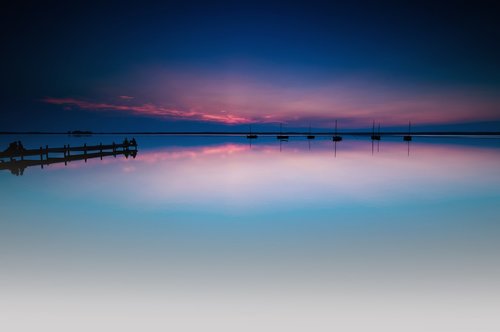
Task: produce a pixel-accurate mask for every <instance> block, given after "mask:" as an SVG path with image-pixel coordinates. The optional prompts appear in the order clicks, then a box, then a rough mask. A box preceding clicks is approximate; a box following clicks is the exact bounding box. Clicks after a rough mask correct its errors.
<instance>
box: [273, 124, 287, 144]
mask: <svg viewBox="0 0 500 332" xmlns="http://www.w3.org/2000/svg"><path fill="white" fill-rule="evenodd" d="M282 126H283V124H282V123H280V134H279V135H277V136H276V138H277V139H279V140H280V141H287V140H288V135H283V133H282Z"/></svg>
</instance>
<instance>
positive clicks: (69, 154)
mask: <svg viewBox="0 0 500 332" xmlns="http://www.w3.org/2000/svg"><path fill="white" fill-rule="evenodd" d="M70 150H71V149H70V147H69V144H68V158H69V157H70V156H71V152H70Z"/></svg>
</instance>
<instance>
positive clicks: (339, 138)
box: [332, 120, 342, 142]
mask: <svg viewBox="0 0 500 332" xmlns="http://www.w3.org/2000/svg"><path fill="white" fill-rule="evenodd" d="M332 140H333V141H334V142H340V141H341V140H342V136H339V135H337V120H335V135H333V137H332Z"/></svg>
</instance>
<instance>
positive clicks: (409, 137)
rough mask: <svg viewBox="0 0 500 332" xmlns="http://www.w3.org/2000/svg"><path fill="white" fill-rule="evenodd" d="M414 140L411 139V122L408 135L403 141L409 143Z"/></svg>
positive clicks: (409, 122)
mask: <svg viewBox="0 0 500 332" xmlns="http://www.w3.org/2000/svg"><path fill="white" fill-rule="evenodd" d="M411 140H412V137H411V121H408V135H405V136H403V141H405V142H409V141H411Z"/></svg>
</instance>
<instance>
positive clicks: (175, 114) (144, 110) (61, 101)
mask: <svg viewBox="0 0 500 332" xmlns="http://www.w3.org/2000/svg"><path fill="white" fill-rule="evenodd" d="M43 101H44V102H46V103H49V104H54V105H64V106H65V109H66V108H67V107H69V106H76V107H78V108H80V109H83V110H92V111H119V112H128V113H132V114H137V115H145V116H154V117H161V118H171V119H184V120H198V121H209V122H219V123H225V124H245V123H252V122H253V120H251V119H249V118H245V117H242V116H236V115H233V114H230V113H226V112H225V113H220V114H209V113H204V112H200V111H194V110H187V111H184V110H179V109H176V108H169V107H164V106H158V105H154V104H151V103H148V104H142V105H119V104H111V103H99V102H89V101H84V100H79V99H74V98H45V99H44V100H43Z"/></svg>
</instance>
